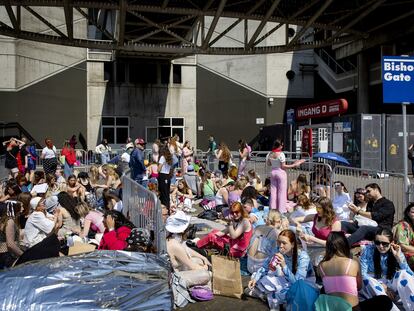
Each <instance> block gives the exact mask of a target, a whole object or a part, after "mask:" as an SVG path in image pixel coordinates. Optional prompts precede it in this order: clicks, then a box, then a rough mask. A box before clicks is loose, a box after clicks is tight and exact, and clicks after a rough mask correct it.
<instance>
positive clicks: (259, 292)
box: [245, 230, 312, 310]
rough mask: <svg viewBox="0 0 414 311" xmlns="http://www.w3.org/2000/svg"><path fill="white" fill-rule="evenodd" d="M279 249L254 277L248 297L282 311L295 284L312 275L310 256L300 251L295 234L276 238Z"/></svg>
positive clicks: (250, 282)
mask: <svg viewBox="0 0 414 311" xmlns="http://www.w3.org/2000/svg"><path fill="white" fill-rule="evenodd" d="M277 244H278V248H277V250H276V253H275V254H274V256H273V257H269V258H268V259H267V260H266V261H265V262H264V264H263V266H262V268H260V269H259V270H258V271H257V272H255V273H253V274H252V277H251V279H250V281H249V284H248V287H247V288H246V290H245V294H246V295H249V296H253V297H258V298H261V299H262V300H266V299H267V302H268V304H269V308H270V309H272V310H273V309H276V310H279V309H278V308H279V305H280V304H283V303H285V302H286V293H287V291H288V290H289V287H290V286H292V285H293V284H294V283H295V282H296V281H298V280H301V279H305V278H306V277H307V276H308V275H309V274H310V272H311V269H312V268H311V266H310V258H309V255H308V254H307V253H306V252H305V251H303V250H300V249H299V248H298V243H297V239H296V235H295V233H293V231H291V230H283V231H282V232H280V234H279V236H278V238H277Z"/></svg>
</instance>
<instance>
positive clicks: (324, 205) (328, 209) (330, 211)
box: [316, 197, 336, 227]
mask: <svg viewBox="0 0 414 311" xmlns="http://www.w3.org/2000/svg"><path fill="white" fill-rule="evenodd" d="M316 206H317V207H318V206H319V207H320V208H321V209H322V210H323V218H325V221H326V225H327V226H328V227H332V225H333V223H334V221H335V216H336V215H335V210H334V208H333V206H332V201H331V200H330V199H329V198H327V197H321V198H320V199H319V200H318V202H317V203H316Z"/></svg>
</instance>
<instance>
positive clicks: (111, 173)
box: [102, 164, 119, 179]
mask: <svg viewBox="0 0 414 311" xmlns="http://www.w3.org/2000/svg"><path fill="white" fill-rule="evenodd" d="M102 169H105V170H106V175H108V176H112V177H114V178H115V179H119V175H118V174H117V173H116V172H115V170H114V168H113V167H112V166H110V165H107V164H105V165H104V166H103V167H102Z"/></svg>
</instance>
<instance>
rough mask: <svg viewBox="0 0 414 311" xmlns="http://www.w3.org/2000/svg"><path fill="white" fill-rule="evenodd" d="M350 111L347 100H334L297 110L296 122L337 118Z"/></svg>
mask: <svg viewBox="0 0 414 311" xmlns="http://www.w3.org/2000/svg"><path fill="white" fill-rule="evenodd" d="M347 110H348V102H347V101H346V99H334V100H330V101H326V102H322V103H318V104H313V105H308V106H303V107H300V108H297V109H296V120H306V119H311V118H322V117H329V116H336V115H339V114H342V113H345V112H346V111H347Z"/></svg>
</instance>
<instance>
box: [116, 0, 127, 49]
mask: <svg viewBox="0 0 414 311" xmlns="http://www.w3.org/2000/svg"><path fill="white" fill-rule="evenodd" d="M127 5H128V3H127V0H120V1H119V15H118V45H121V46H122V45H124V40H125V20H126V12H127Z"/></svg>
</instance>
